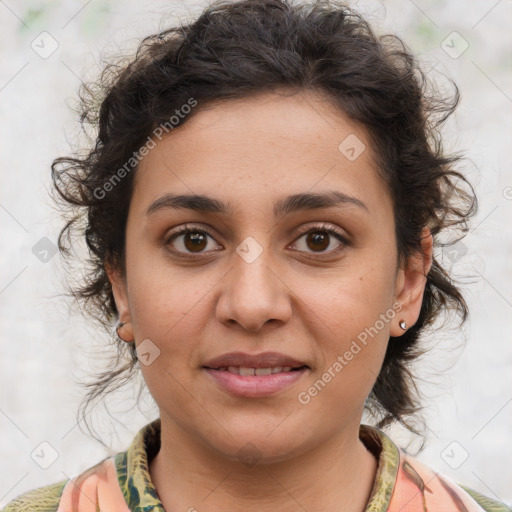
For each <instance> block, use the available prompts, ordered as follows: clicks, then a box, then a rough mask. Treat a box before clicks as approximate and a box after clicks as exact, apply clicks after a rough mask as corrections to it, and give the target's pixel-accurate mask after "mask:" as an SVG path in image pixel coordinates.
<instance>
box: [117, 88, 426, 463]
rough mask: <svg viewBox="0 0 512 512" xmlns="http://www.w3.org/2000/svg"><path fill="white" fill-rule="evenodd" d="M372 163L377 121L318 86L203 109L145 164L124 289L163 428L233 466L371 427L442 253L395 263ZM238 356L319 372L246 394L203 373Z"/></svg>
mask: <svg viewBox="0 0 512 512" xmlns="http://www.w3.org/2000/svg"><path fill="white" fill-rule="evenodd" d="M347 137H349V139H347ZM344 141H345V142H344ZM340 144H341V146H340ZM363 144H364V146H363ZM351 148H352V149H353V151H352V150H351ZM362 149H363V150H362ZM361 150H362V152H361ZM359 153H360V154H359ZM354 157H355V158H354ZM374 159H375V154H374V153H373V150H372V147H371V143H370V141H369V138H368V136H367V134H366V132H365V130H364V128H363V127H362V126H361V125H358V124H356V123H355V122H354V121H351V120H350V119H349V118H348V117H346V116H345V115H344V114H343V113H341V112H339V111H338V110H336V109H335V108H334V106H333V105H332V104H331V103H330V102H329V100H328V99H326V98H324V97H321V96H317V95H315V94H314V93H312V92H304V91H303V92H301V93H299V94H295V95H290V94H288V95H279V94H270V93H268V94H267V93H266V94H261V95H257V96H253V97H252V98H250V99H245V100H243V101H242V100H240V101H238V100H236V101H235V100H229V101H226V102H216V103H211V104H209V105H208V107H207V108H206V107H202V108H201V109H199V107H197V108H196V111H195V112H194V115H193V116H192V117H191V118H190V119H189V120H188V121H187V122H186V123H185V124H184V125H183V126H181V127H180V128H178V129H175V130H174V131H172V132H170V133H169V134H168V135H166V136H165V137H164V138H163V139H162V141H161V142H159V143H158V144H157V145H156V147H154V148H153V149H152V150H151V151H150V152H149V153H148V154H147V156H145V157H144V159H143V160H142V162H141V164H140V165H139V168H138V169H137V171H136V176H135V183H134V191H133V196H132V200H131V205H130V210H129V215H128V221H127V227H126V273H125V275H124V276H123V275H122V274H121V273H120V272H116V271H112V272H109V276H110V278H111V282H112V284H113V289H114V295H115V299H116V304H117V307H118V310H119V316H120V320H121V321H124V322H128V323H127V325H126V326H125V328H124V331H123V338H125V339H128V338H129V337H130V336H131V339H133V340H134V342H135V343H136V345H137V347H139V346H140V347H142V349H143V350H140V352H139V357H140V353H141V352H143V353H144V354H146V355H145V356H144V357H145V359H146V361H144V360H142V363H141V369H142V372H143V376H144V379H145V381H146V383H147V386H148V388H149V391H150V392H151V394H152V396H153V397H154V399H155V401H156V403H157V405H158V407H159V409H160V414H161V418H162V428H163V429H164V428H168V429H175V430H176V431H178V430H179V431H180V433H181V435H184V434H183V433H186V436H187V438H188V440H191V441H193V442H197V443H200V444H201V445H202V446H206V447H208V448H211V449H212V450H214V451H215V452H217V453H221V454H222V455H224V456H225V457H227V458H233V457H236V456H237V454H238V453H239V451H240V449H241V448H242V447H243V446H244V445H246V443H249V442H250V443H252V444H253V445H255V446H256V447H257V451H258V457H262V458H265V459H268V460H274V461H277V460H280V459H285V458H287V457H291V456H293V455H298V454H300V453H303V452H305V451H306V450H310V449H312V448H314V447H315V446H318V445H320V444H321V443H323V442H324V441H326V440H327V439H329V438H333V436H337V435H340V433H342V432H343V430H344V428H346V427H347V426H350V425H356V426H358V425H359V422H360V419H361V415H362V412H363V406H364V402H365V400H366V398H367V396H368V395H369V393H370V391H371V389H372V387H373V385H374V383H375V380H376V378H377V375H378V373H379V370H380V367H381V365H382V361H383V358H384V354H385V350H386V347H387V343H388V340H389V337H390V335H391V336H400V335H401V334H402V333H403V332H404V331H403V330H401V329H400V327H399V326H398V323H399V321H400V320H402V319H405V320H406V321H407V324H408V325H409V326H410V325H412V324H413V323H414V322H415V321H416V320H417V318H418V315H419V310H420V307H421V299H422V296H423V290H424V284H425V278H424V277H423V275H425V274H426V272H425V271H428V268H429V259H428V257H429V254H428V253H429V248H428V247H426V256H425V255H421V256H415V257H414V258H411V259H410V260H409V261H408V262H406V264H404V265H403V266H397V251H396V239H395V235H394V230H395V224H394V216H393V206H392V200H391V197H390V194H389V192H388V190H387V188H386V186H385V183H384V181H383V180H382V179H381V178H380V176H379V175H378V172H377V168H376V164H375V161H374ZM303 194H309V195H310V194H315V195H318V197H317V198H316V200H315V201H313V200H312V199H311V198H310V199H309V200H307V197H306V196H301V195H303ZM170 195H173V196H178V195H188V196H190V195H200V196H205V198H208V201H205V200H203V201H198V200H196V201H186V200H184V199H182V200H180V201H177V200H176V199H174V200H172V198H171V196H170ZM293 196H296V197H295V200H293ZM290 198H292V199H290ZM200 206H202V207H204V208H199V207H200ZM220 206H222V208H221V207H220ZM279 206H280V207H279ZM185 226H186V227H187V228H188V229H189V230H190V232H189V233H181V234H180V230H181V229H182V228H184V227H185ZM141 343H144V345H141ZM231 352H244V353H247V354H260V353H262V352H278V353H280V354H282V355H285V356H289V357H292V358H294V359H295V360H297V361H299V362H301V363H302V364H305V365H307V368H306V369H305V370H302V371H300V372H297V373H296V374H294V377H293V378H290V374H288V376H286V374H285V373H284V372H283V373H280V376H281V377H283V375H284V376H285V378H284V379H282V380H283V381H284V380H286V378H290V381H291V382H288V384H286V385H283V386H282V387H279V386H278V387H277V388H276V389H274V388H272V387H271V385H270V384H269V386H267V388H266V389H267V391H266V392H265V391H261V390H262V386H263V387H265V384H258V385H256V384H255V385H252V384H248V386H249V387H251V386H252V387H251V389H252V391H251V392H249V395H247V394H245V395H244V393H243V392H239V391H240V388H236V389H235V390H234V391H233V389H232V388H230V389H228V388H226V387H225V386H224V385H222V384H220V381H219V380H218V378H217V377H218V375H217V377H214V376H212V374H213V372H212V371H211V370H207V369H205V368H204V366H205V365H207V362H208V361H209V360H211V359H212V358H216V357H218V356H221V355H223V354H227V353H231ZM148 354H149V355H148ZM145 363H150V364H145ZM214 371H215V370H214ZM219 371H220V370H219ZM264 378H265V376H261V377H257V379H258V380H259V382H263V379H264ZM233 379H238V380H237V382H238V383H239V381H240V379H245V381H248V379H251V377H240V376H234V377H233V378H232V377H231V376H230V377H229V378H228V379H227V380H229V381H230V382H231V381H233ZM274 380H275V381H276V380H278V379H275V378H274ZM268 382H270V381H268ZM269 389H270V391H269ZM237 390H238V391H237ZM258 390H259V391H258ZM251 393H252V394H251Z"/></svg>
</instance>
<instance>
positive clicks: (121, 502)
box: [3, 418, 512, 512]
mask: <svg viewBox="0 0 512 512" xmlns="http://www.w3.org/2000/svg"><path fill="white" fill-rule="evenodd" d="M359 435H360V438H361V440H362V441H363V442H364V444H365V445H366V447H367V448H368V449H369V450H370V451H371V452H372V453H374V454H375V456H376V457H377V459H378V462H379V465H378V469H377V474H376V478H375V482H374V486H373V489H372V492H371V496H370V499H369V501H368V504H367V506H366V510H365V512H445V511H449V512H512V509H511V508H509V507H507V506H506V505H505V504H504V503H501V502H499V501H496V500H493V499H490V498H488V497H486V496H484V495H482V494H480V493H478V492H476V491H474V490H472V489H469V488H467V487H465V486H463V485H462V484H459V483H456V482H454V481H453V480H451V479H449V478H448V477H447V476H444V475H442V474H440V473H438V472H435V471H433V470H432V469H430V468H429V467H427V466H425V465H424V464H422V463H421V462H420V461H419V460H417V459H415V458H413V457H411V456H410V455H408V454H407V453H406V452H405V451H403V450H402V449H400V448H398V447H397V446H396V445H395V444H394V443H393V441H391V439H390V438H389V437H388V436H387V435H386V434H385V433H384V432H382V431H381V430H380V429H377V428H375V427H371V426H369V425H361V427H360V434H359ZM159 448H160V419H159V418H158V419H156V420H154V421H153V422H151V423H149V424H147V425H146V426H144V427H143V428H142V429H140V430H139V432H138V433H137V435H136V436H135V438H134V439H133V441H132V443H131V445H130V447H129V448H128V450H127V451H125V452H122V453H118V454H117V455H115V456H113V457H110V458H107V459H104V460H103V461H101V462H99V463H98V464H96V465H95V466H93V467H92V468H90V469H88V470H87V471H85V472H83V473H81V474H80V475H78V476H77V477H76V478H72V479H70V480H64V481H62V482H59V483H56V484H53V485H48V486H45V487H40V488H38V489H34V490H32V491H29V492H26V493H24V494H22V495H20V496H18V497H17V498H15V499H14V500H12V501H11V502H9V503H8V504H7V506H6V507H5V508H4V509H3V512H97V511H98V510H101V511H102V512H164V508H163V506H162V503H161V502H160V500H159V498H158V494H157V492H156V489H155V487H154V485H153V483H152V481H151V477H150V474H149V470H148V461H149V460H151V459H152V457H154V456H155V455H156V453H158V450H159ZM198 507H199V505H198ZM191 509H193V507H191ZM199 509H200V507H199V508H198V510H199Z"/></svg>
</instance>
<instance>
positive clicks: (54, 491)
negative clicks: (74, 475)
mask: <svg viewBox="0 0 512 512" xmlns="http://www.w3.org/2000/svg"><path fill="white" fill-rule="evenodd" d="M66 482H67V480H62V481H61V482H57V483H55V484H51V485H46V486H44V487H38V488H37V489H33V490H31V491H28V492H25V493H23V494H20V495H19V496H17V497H16V498H14V499H13V500H11V501H10V502H9V503H7V505H6V506H5V508H3V509H2V511H1V512H56V511H57V509H58V507H59V501H60V497H61V496H62V492H63V490H64V486H65V485H66Z"/></svg>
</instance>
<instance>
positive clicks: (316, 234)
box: [293, 224, 349, 254]
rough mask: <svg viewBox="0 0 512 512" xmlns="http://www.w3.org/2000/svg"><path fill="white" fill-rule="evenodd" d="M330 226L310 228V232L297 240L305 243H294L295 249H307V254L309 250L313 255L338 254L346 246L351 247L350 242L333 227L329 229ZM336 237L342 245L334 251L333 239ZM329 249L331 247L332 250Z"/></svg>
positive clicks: (323, 225)
mask: <svg viewBox="0 0 512 512" xmlns="http://www.w3.org/2000/svg"><path fill="white" fill-rule="evenodd" d="M328 226H329V225H326V224H322V225H320V226H314V227H312V228H311V227H310V228H309V229H308V231H306V232H305V233H304V234H302V235H301V236H300V237H299V238H297V240H301V239H304V240H303V243H298V242H297V241H295V242H294V244H293V247H294V248H299V250H301V249H300V247H301V246H302V247H304V246H305V247H306V251H305V252H309V251H307V248H309V249H311V252H313V253H319V254H324V253H326V252H327V253H329V254H331V253H336V252H338V251H339V250H341V249H343V248H344V247H345V246H346V245H349V241H348V240H347V238H346V237H345V236H344V235H343V234H342V233H341V232H340V231H338V230H337V229H334V228H332V227H328ZM333 237H335V238H336V239H337V240H338V241H339V242H340V243H339V244H338V246H337V247H335V248H334V249H333V248H332V242H333V240H332V238H333ZM329 247H331V249H330V250H327V249H329Z"/></svg>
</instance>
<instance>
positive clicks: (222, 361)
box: [204, 352, 309, 369]
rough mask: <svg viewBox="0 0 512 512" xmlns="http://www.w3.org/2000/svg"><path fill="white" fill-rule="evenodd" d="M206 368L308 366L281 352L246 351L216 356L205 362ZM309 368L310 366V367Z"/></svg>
mask: <svg viewBox="0 0 512 512" xmlns="http://www.w3.org/2000/svg"><path fill="white" fill-rule="evenodd" d="M204 366H205V367H206V368H213V369H216V368H227V367H228V366H236V367H238V368H276V367H279V366H281V367H283V366H290V367H291V368H298V367H301V366H307V365H306V363H304V362H303V361H299V360H297V359H294V358H293V357H290V356H287V355H286V354H280V353H279V352H261V353H260V354H246V353H245V352H230V353H228V354H222V355H220V356H218V357H214V358H213V359H210V360H209V361H206V363H205V364H204ZM308 368H309V367H308Z"/></svg>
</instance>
